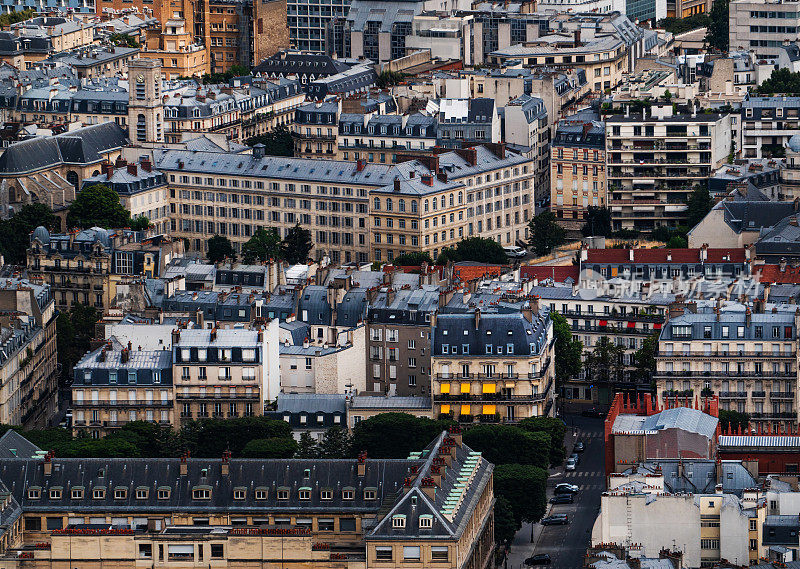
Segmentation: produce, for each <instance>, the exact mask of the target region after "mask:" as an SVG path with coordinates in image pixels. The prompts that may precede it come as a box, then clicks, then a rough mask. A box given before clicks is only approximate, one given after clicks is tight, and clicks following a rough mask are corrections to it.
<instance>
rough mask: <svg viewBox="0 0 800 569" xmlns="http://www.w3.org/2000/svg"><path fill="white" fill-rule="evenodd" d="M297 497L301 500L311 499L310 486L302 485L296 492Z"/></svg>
mask: <svg viewBox="0 0 800 569" xmlns="http://www.w3.org/2000/svg"><path fill="white" fill-rule="evenodd" d="M297 497H298V498H299V499H301V500H310V499H311V488H309V487H307V486H304V487H302V488H300V490H298V492H297Z"/></svg>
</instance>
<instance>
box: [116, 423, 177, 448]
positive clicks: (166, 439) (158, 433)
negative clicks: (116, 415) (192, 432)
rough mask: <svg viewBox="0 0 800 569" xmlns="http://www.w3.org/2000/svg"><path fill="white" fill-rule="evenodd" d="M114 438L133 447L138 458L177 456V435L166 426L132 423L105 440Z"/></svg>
mask: <svg viewBox="0 0 800 569" xmlns="http://www.w3.org/2000/svg"><path fill="white" fill-rule="evenodd" d="M109 437H114V438H118V439H120V440H124V441H127V442H129V443H130V444H132V445H134V446H135V447H136V448H137V450H138V453H139V454H138V456H142V457H164V456H177V455H178V454H179V451H180V441H179V437H178V435H177V433H176V432H175V431H173V430H172V429H171V428H170V427H168V426H162V425H159V424H158V423H150V422H147V421H132V422H130V423H127V424H126V425H124V426H123V427H122V428H120V429H118V430H116V431H114V432H113V433H112V434H110V435H106V438H109Z"/></svg>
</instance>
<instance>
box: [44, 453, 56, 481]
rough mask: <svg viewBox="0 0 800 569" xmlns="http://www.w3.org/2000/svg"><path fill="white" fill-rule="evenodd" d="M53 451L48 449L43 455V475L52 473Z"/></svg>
mask: <svg viewBox="0 0 800 569" xmlns="http://www.w3.org/2000/svg"><path fill="white" fill-rule="evenodd" d="M54 454H55V453H53V451H52V450H51V451H49V452H48V453H47V454H46V455H44V475H45V476H50V475H51V474H52V473H53V455H54Z"/></svg>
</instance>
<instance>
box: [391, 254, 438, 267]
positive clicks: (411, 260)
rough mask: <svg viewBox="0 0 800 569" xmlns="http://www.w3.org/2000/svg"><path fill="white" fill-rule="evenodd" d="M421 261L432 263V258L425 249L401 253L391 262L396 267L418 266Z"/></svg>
mask: <svg viewBox="0 0 800 569" xmlns="http://www.w3.org/2000/svg"><path fill="white" fill-rule="evenodd" d="M422 263H428V264H429V265H433V259H432V258H431V256H430V254H429V253H427V252H425V251H412V252H411V253H403V254H402V255H398V256H397V257H395V258H394V259H393V260H392V264H393V265H395V266H398V267H418V266H420V265H422Z"/></svg>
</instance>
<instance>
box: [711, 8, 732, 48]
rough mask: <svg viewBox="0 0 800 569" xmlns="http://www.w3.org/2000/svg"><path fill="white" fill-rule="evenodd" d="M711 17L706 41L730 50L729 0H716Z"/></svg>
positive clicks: (712, 45) (716, 46) (713, 45)
mask: <svg viewBox="0 0 800 569" xmlns="http://www.w3.org/2000/svg"><path fill="white" fill-rule="evenodd" d="M709 18H710V22H709V24H708V29H707V31H706V43H707V44H708V45H709V46H711V47H715V48H717V49H718V50H720V51H728V30H729V22H728V0H714V4H713V5H712V6H711V12H710V13H709Z"/></svg>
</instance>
